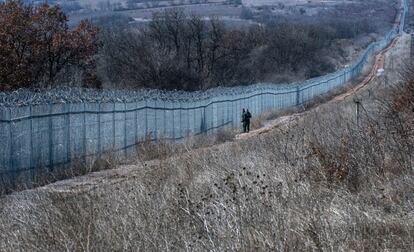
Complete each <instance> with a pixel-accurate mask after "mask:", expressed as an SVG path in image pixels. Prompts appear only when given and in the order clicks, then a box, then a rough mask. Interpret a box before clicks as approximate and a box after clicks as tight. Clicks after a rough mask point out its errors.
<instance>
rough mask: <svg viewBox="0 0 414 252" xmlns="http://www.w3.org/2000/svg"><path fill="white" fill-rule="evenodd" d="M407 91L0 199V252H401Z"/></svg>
mask: <svg viewBox="0 0 414 252" xmlns="http://www.w3.org/2000/svg"><path fill="white" fill-rule="evenodd" d="M412 76H414V74H413V75H412ZM410 79H414V78H411V77H410ZM413 86H414V83H413V82H409V81H407V82H406V85H402V86H399V87H398V88H397V87H394V88H393V89H392V92H391V95H390V92H389V91H387V93H383V92H384V91H381V92H380V91H378V92H376V91H375V92H374V91H373V94H372V95H370V96H363V102H362V105H363V108H364V109H363V110H362V114H361V123H360V126H357V125H356V124H355V117H354V106H355V105H354V104H353V102H352V99H350V101H349V102H344V103H341V104H329V106H325V105H322V106H319V107H318V108H317V109H316V110H315V111H314V112H312V113H306V114H305V115H304V116H303V117H301V118H299V119H298V121H296V122H295V123H294V124H291V125H290V126H289V127H283V126H282V127H280V128H277V129H275V130H273V131H272V132H269V133H266V134H262V135H260V136H259V137H254V138H249V139H247V140H243V141H231V139H232V137H233V136H234V132H232V131H228V132H221V133H220V134H218V137H215V138H213V137H211V136H199V137H195V138H191V139H190V140H189V141H188V142H183V143H182V144H180V145H176V146H169V145H167V144H164V143H160V145H154V146H153V145H152V143H147V145H143V146H141V147H139V148H141V149H140V150H141V151H143V152H147V154H145V155H143V156H141V157H139V158H137V160H135V161H133V162H134V164H132V165H126V166H123V167H120V168H119V169H115V170H108V171H103V172H100V173H95V174H93V175H89V176H87V177H79V178H76V179H73V180H70V181H64V182H59V183H57V184H54V185H49V186H47V187H44V188H38V189H36V190H28V191H24V192H21V193H16V194H13V195H9V196H6V197H3V198H1V199H0V213H1V218H0V251H16V250H22V251H63V250H66V251H125V250H126V251H303V250H305V251H313V250H316V251H350V250H351V251H352V250H353V251H400V250H402V251H411V250H413V249H414V228H413V227H414V209H413V199H414V198H413V195H414V174H413V171H414V170H413V165H412V164H413V157H412V155H413V153H414V152H413V149H412V146H414V145H413V144H414V132H413V131H412V120H413V118H414V112H413V108H414V105H413V104H414V102H413V96H412V95H411V93H410V92H412V90H414V89H413V88H412V87H413ZM401 94H407V95H401ZM269 116H270V117H271V115H269ZM218 142H221V144H219V145H217V143H218ZM145 148H147V149H145ZM154 148H155V151H154ZM157 148H159V149H158V150H157ZM151 150H153V152H151ZM153 158H157V160H153V161H150V162H146V161H145V160H151V159H153Z"/></svg>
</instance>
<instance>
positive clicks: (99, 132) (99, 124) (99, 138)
mask: <svg viewBox="0 0 414 252" xmlns="http://www.w3.org/2000/svg"><path fill="white" fill-rule="evenodd" d="M97 121H98V125H97V128H98V136H97V137H98V157H101V103H100V102H99V103H98V119H97Z"/></svg>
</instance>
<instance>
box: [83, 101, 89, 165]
mask: <svg viewBox="0 0 414 252" xmlns="http://www.w3.org/2000/svg"><path fill="white" fill-rule="evenodd" d="M82 114H83V122H82V131H83V133H82V135H83V136H82V137H83V141H82V144H83V157H84V161H85V163H86V156H87V154H88V152H87V150H86V104H85V103H83V113H82Z"/></svg>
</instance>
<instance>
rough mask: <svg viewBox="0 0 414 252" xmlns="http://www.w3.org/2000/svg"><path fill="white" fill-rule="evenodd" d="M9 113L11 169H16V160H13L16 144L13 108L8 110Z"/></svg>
mask: <svg viewBox="0 0 414 252" xmlns="http://www.w3.org/2000/svg"><path fill="white" fill-rule="evenodd" d="M8 113H9V116H8V117H9V119H10V120H9V139H10V146H9V150H10V153H9V167H8V168H9V169H10V170H12V171H13V170H14V162H13V154H14V148H13V147H14V146H13V142H14V140H13V127H12V125H13V122H12V116H11V108H9V111H8Z"/></svg>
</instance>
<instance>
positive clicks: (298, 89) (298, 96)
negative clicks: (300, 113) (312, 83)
mask: <svg viewBox="0 0 414 252" xmlns="http://www.w3.org/2000/svg"><path fill="white" fill-rule="evenodd" d="M299 105H300V88H299V86H297V87H296V106H299Z"/></svg>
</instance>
